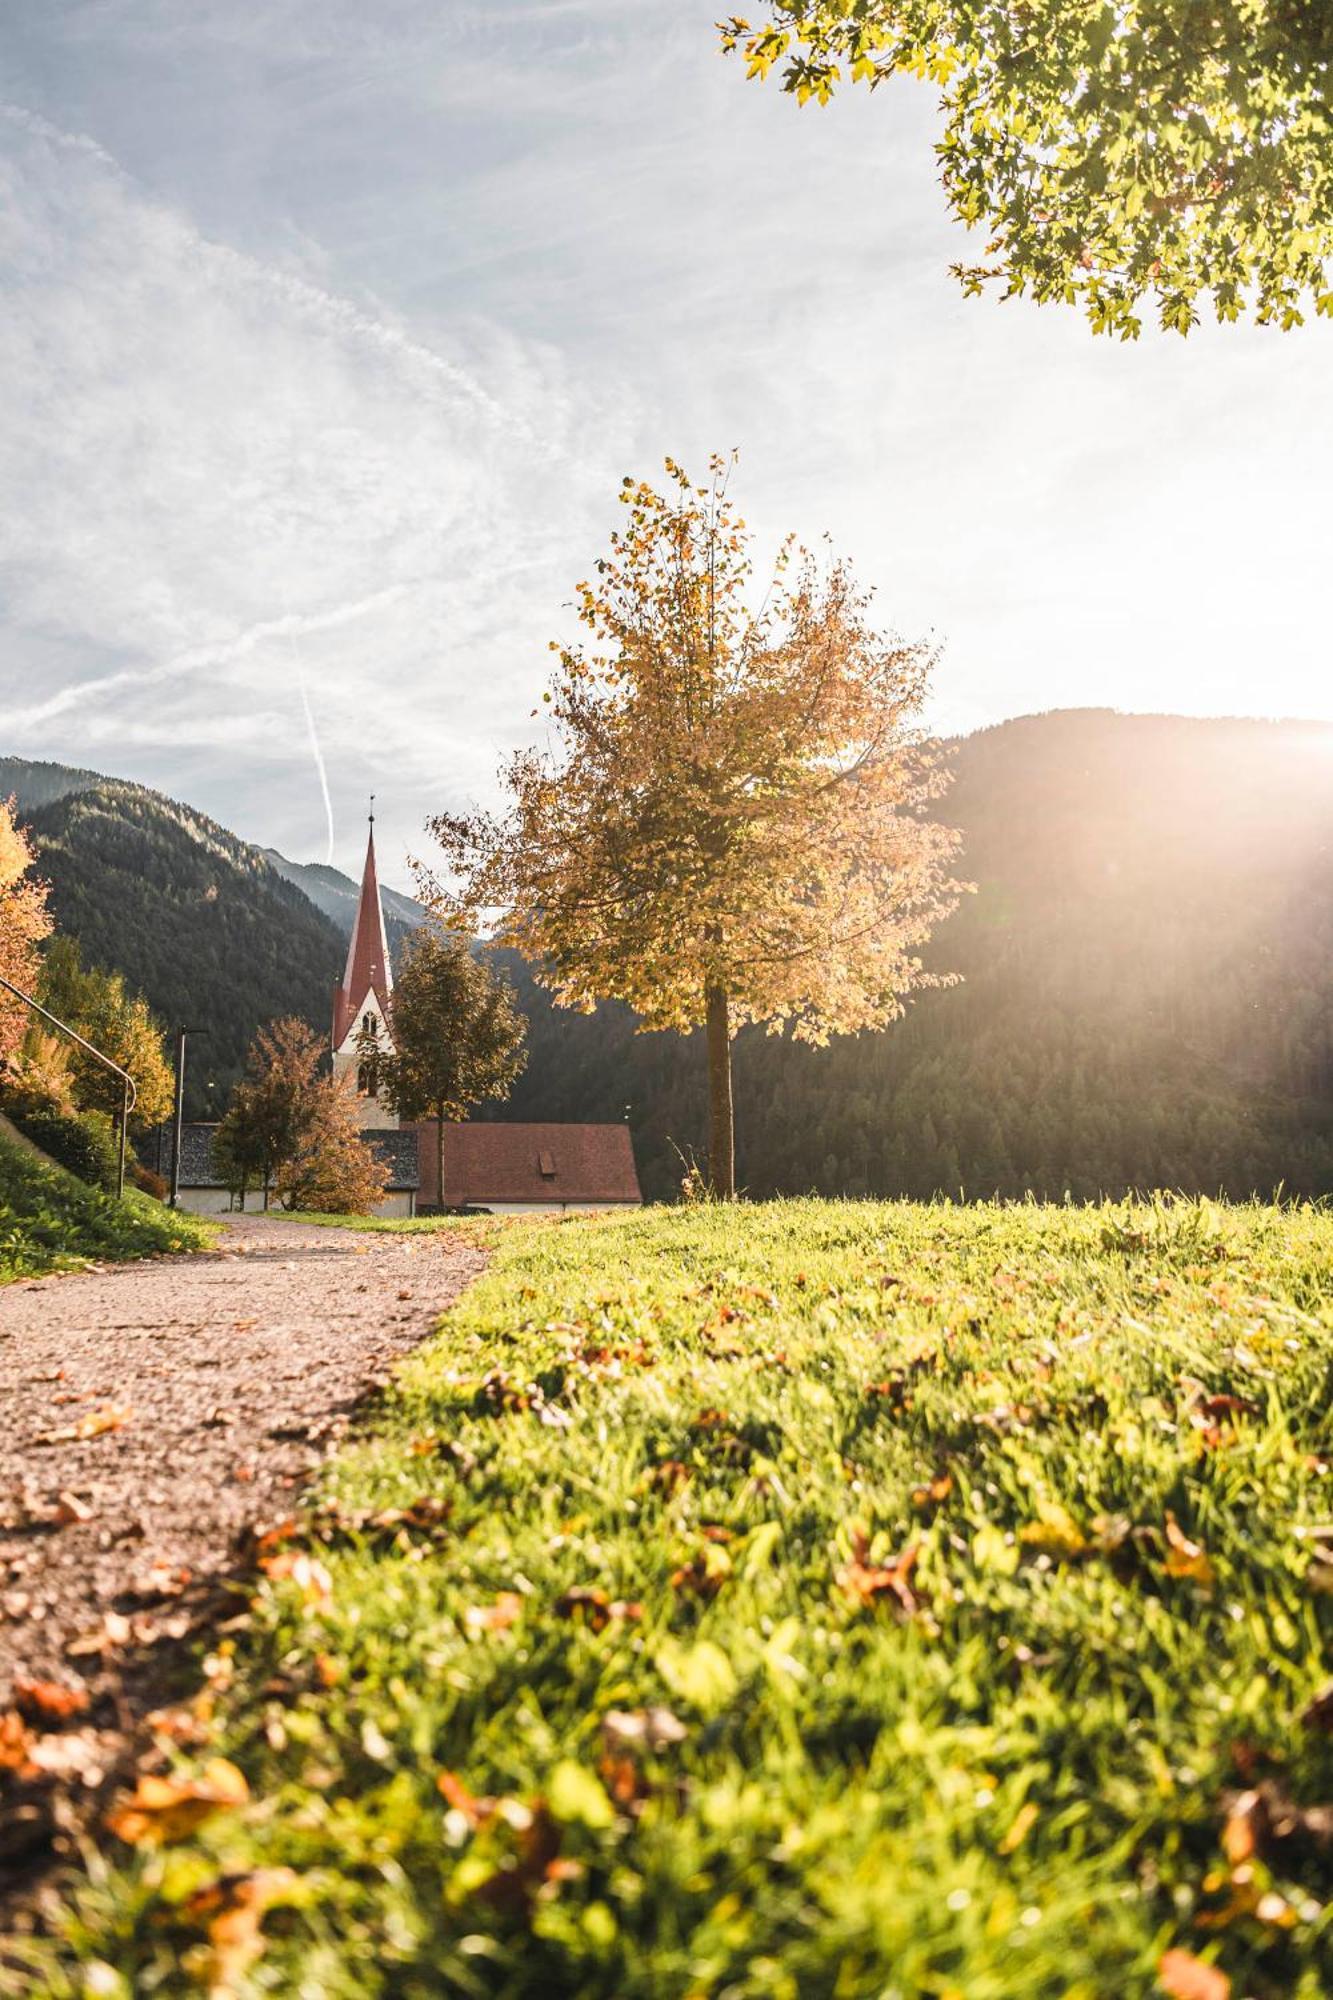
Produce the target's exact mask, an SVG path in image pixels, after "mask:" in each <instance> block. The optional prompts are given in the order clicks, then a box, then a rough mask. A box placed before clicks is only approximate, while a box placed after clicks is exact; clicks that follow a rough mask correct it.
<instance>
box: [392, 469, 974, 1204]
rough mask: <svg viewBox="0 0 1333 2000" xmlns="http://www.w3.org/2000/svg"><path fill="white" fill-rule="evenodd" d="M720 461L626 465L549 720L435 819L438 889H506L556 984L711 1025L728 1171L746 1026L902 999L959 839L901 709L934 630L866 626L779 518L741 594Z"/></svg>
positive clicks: (547, 977) (484, 893) (519, 929)
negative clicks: (491, 776) (735, 1079)
mask: <svg viewBox="0 0 1333 2000" xmlns="http://www.w3.org/2000/svg"><path fill="white" fill-rule="evenodd" d="M727 471H728V468H727V466H726V464H725V462H724V461H722V460H714V462H713V467H712V479H711V482H710V484H708V485H706V486H698V487H696V486H694V485H692V484H691V482H690V480H689V479H688V478H687V477H686V475H685V473H684V472H683V471H682V470H681V469H680V468H679V467H678V466H676V465H675V464H674V463H673V462H672V461H670V460H668V461H667V472H668V476H669V485H668V489H667V491H666V492H665V493H659V492H657V491H655V490H654V488H653V487H651V486H650V485H647V484H644V483H641V482H636V481H633V480H626V481H625V483H624V486H623V489H622V493H621V499H622V501H623V503H624V506H625V509H626V520H625V522H624V525H623V526H622V527H621V529H620V530H619V531H618V532H617V533H615V534H613V535H612V537H611V545H610V550H609V553H608V554H607V555H606V556H604V557H603V558H602V559H601V560H600V561H599V562H598V563H597V566H596V570H595V573H594V580H593V581H591V582H587V583H583V584H580V585H579V586H578V614H579V617H580V619H581V621H582V623H583V625H584V627H585V628H586V632H587V635H588V636H587V637H586V638H584V639H583V640H581V641H580V642H578V643H575V644H570V645H563V646H560V645H558V646H556V647H555V650H556V651H557V653H558V655H559V665H558V668H557V671H556V674H555V677H554V682H553V685H552V687H551V688H550V689H549V691H548V694H547V697H546V698H547V700H548V701H549V702H550V704H551V714H552V718H553V723H554V740H553V743H552V744H551V746H550V747H549V748H548V749H532V750H528V751H523V752H520V753H518V754H517V755H515V756H514V757H513V758H512V759H511V760H510V761H509V762H508V764H507V765H506V766H505V768H504V770H503V772H502V781H503V784H504V787H505V790H506V792H507V795H508V801H507V806H506V808H505V809H504V810H502V811H501V812H500V813H499V814H487V813H478V814H474V815H471V816H468V817H458V816H454V815H449V814H444V815H441V816H440V817H439V818H438V819H436V820H434V821H433V822H432V826H433V829H434V832H435V834H436V836H437V838H438V839H439V841H440V843H441V846H442V849H443V853H444V862H445V867H444V870H443V871H442V878H443V879H441V880H440V881H438V882H436V883H435V884H434V885H433V895H434V900H435V902H436V904H437V907H439V908H440V909H441V910H443V911H445V912H447V913H449V914H451V915H453V916H454V917H455V918H458V919H461V918H471V919H472V920H474V921H475V920H476V919H477V918H478V917H479V916H480V915H481V914H482V913H485V912H498V913H499V916H498V932H499V935H500V937H501V938H502V939H503V940H504V941H506V942H508V943H511V944H513V945H514V946H516V947H517V948H518V949H519V950H520V951H522V952H523V953H525V954H526V955H527V956H528V957H530V958H531V959H533V960H534V961H535V962H536V964H537V968H538V971H537V976H538V977H539V978H540V979H541V980H542V982H543V983H544V984H546V985H548V986H549V987H550V988H551V989H552V991H553V993H554V995H555V998H556V1000H557V1002H558V1003H560V1004H563V1005H565V1006H570V1007H576V1008H581V1009H583V1010H584V1011H586V1012H591V1011H592V1009H593V1008H594V1007H595V1006H596V1005H597V1003H598V1001H600V1000H604V999H617V1000H622V1001H624V1002H626V1003H627V1004H628V1005H629V1006H630V1007H632V1008H634V1009H635V1010H636V1012H637V1013H638V1015H639V1018H640V1022H641V1025H642V1027H643V1028H645V1029H651V1028H672V1029H678V1030H681V1031H688V1030H690V1029H692V1028H695V1027H697V1026H699V1025H701V1024H702V1025H703V1026H704V1027H705V1029H706V1036H707V1051H708V1068H709V1086H710V1088H709V1096H710V1176H711V1182H712V1186H713V1188H714V1190H715V1191H716V1192H717V1193H718V1194H720V1195H723V1196H731V1195H732V1194H734V1192H735V1151H734V1132H733V1114H732V1092H731V1039H732V1036H733V1034H734V1033H735V1031H736V1029H737V1028H738V1027H739V1026H740V1025H741V1024H743V1023H745V1022H749V1021H763V1022H766V1023H767V1024H768V1026H769V1028H770V1029H771V1030H773V1031H777V1032H781V1031H786V1032H787V1033H789V1034H790V1035H792V1036H793V1037H794V1038H795V1039H797V1040H801V1041H807V1042H813V1043H822V1042H824V1041H826V1040H827V1039H828V1038H829V1036H830V1035H833V1034H843V1033H852V1032H855V1031H857V1030H858V1029H863V1028H879V1027H882V1026H884V1025H885V1024H886V1023H887V1022H889V1021H891V1020H892V1019H893V1018H894V1017H895V1016H896V1015H897V1014H898V1013H899V1012H900V1011H901V1006H902V999H901V996H902V995H904V994H905V993H907V992H908V991H909V990H910V989H912V988H913V987H917V986H921V985H923V984H926V983H928V979H927V975H926V974H925V973H924V971H923V969H922V965H921V961H920V958H919V957H918V955H917V954H918V948H919V947H920V946H921V945H922V944H923V943H924V941H925V939H926V937H927V936H928V934H929V932H930V930H931V928H932V926H933V925H934V924H935V923H936V922H937V921H938V920H939V919H940V918H941V917H943V916H944V915H945V914H946V913H947V912H948V911H949V910H950V909H951V908H952V907H953V904H954V901H955V894H956V885H955V884H953V883H952V882H950V880H949V879H948V867H949V863H950V861H951V858H952V857H953V855H954V853H955V852H956V847H957V836H956V835H955V834H954V833H953V832H951V831H950V830H948V829H947V828H945V827H943V826H940V825H939V824H937V823H936V822H934V821H933V820H929V819H926V818H924V817H923V816H922V814H923V811H924V808H925V807H926V806H927V804H928V802H929V801H931V800H932V799H934V798H936V797H937V796H938V795H939V794H940V792H941V791H942V789H943V785H944V777H943V774H942V772H941V770H940V768H939V766H938V763H937V761H936V760H935V758H934V756H933V755H932V753H931V752H930V750H929V749H928V747H927V746H926V745H925V744H924V743H923V741H922V740H921V738H920V736H919V733H918V732H917V730H916V729H915V727H914V726H913V725H914V722H915V718H916V717H917V715H918V713H919V711H920V707H921V702H922V698H923V696H924V694H925V691H926V685H927V679H928V675H929V671H930V667H931V665H932V658H933V656H932V654H931V652H930V651H929V649H928V648H926V647H925V646H922V645H904V644H901V643H899V642H898V641H896V640H893V639H890V638H885V637H883V636H881V635H880V634H879V633H877V632H876V631H875V630H874V629H873V628H872V626H871V625H870V623H869V622H868V616H867V613H868V601H867V598H866V595H865V593H864V592H863V591H861V590H859V589H858V588H857V586H856V585H855V583H854V582H853V579H852V576H851V573H850V571H849V569H848V568H847V566H846V564H845V563H843V562H840V561H837V560H835V559H832V558H831V557H830V558H826V559H825V560H823V561H822V562H817V561H816V560H815V559H814V557H813V556H811V555H810V554H809V553H808V552H806V551H804V550H802V549H799V548H798V547H796V545H795V544H793V543H790V542H789V543H788V544H787V545H786V546H785V547H784V549H783V550H782V552H781V554H780V556H779V559H778V564H777V570H776V574H775V576H774V577H773V579H772V582H771V585H770V588H769V590H768V592H767V594H766V595H765V596H764V598H763V601H762V603H760V604H759V605H758V607H757V608H756V607H755V606H754V605H753V602H752V586H753V575H752V566H751V561H750V556H749V546H750V537H749V536H748V534H747V531H746V528H745V523H744V522H743V520H741V519H740V518H739V516H738V515H737V513H736V511H735V509H734V507H733V505H732V503H731V502H730V500H729V498H728V496H727V492H726V477H727Z"/></svg>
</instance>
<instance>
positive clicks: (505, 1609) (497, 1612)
mask: <svg viewBox="0 0 1333 2000" xmlns="http://www.w3.org/2000/svg"><path fill="white" fill-rule="evenodd" d="M522 1615H523V1599H522V1598H521V1597H520V1596H519V1594H518V1592H517V1591H516V1590H502V1591H501V1592H500V1595H499V1596H498V1597H497V1598H496V1600H495V1602H494V1604H469V1605H468V1607H467V1609H466V1610H465V1611H464V1613H463V1624H464V1626H465V1627H466V1629H467V1630H468V1631H469V1632H507V1631H508V1629H509V1627H510V1626H511V1625H512V1624H514V1623H515V1621H516V1620H517V1619H519V1618H521V1617H522Z"/></svg>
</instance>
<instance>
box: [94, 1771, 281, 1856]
mask: <svg viewBox="0 0 1333 2000" xmlns="http://www.w3.org/2000/svg"><path fill="white" fill-rule="evenodd" d="M249 1796H250V1787H249V1786H248V1785H247V1784H246V1782H245V1779H244V1777H243V1776H242V1774H241V1773H240V1772H239V1771H238V1770H237V1768H236V1766H235V1765H234V1764H229V1763H228V1762H227V1760H226V1758H225V1757H214V1758H213V1759H211V1761H210V1762H209V1763H207V1764H205V1766H204V1768H203V1770H202V1771H201V1773H200V1774H199V1776H198V1777H197V1778H159V1777H153V1776H151V1775H149V1776H144V1777H141V1778H140V1780H139V1782H138V1785H137V1786H136V1787H135V1789H134V1791H133V1792H132V1793H131V1795H130V1797H129V1798H128V1799H127V1800H126V1801H125V1803H124V1805H122V1806H118V1807H117V1808H116V1810H115V1811H114V1812H110V1813H108V1814H107V1820H106V1823H107V1825H108V1827H109V1828H110V1830H111V1832H112V1833H114V1834H115V1835H116V1837H117V1839H118V1840H125V1841H128V1842H129V1843H130V1844H131V1846H139V1845H143V1844H147V1845H151V1846H160V1845H162V1844H163V1843H165V1842H168V1841H173V1840H184V1839H185V1838H186V1836H187V1835H189V1834H191V1833H193V1832H194V1830H195V1828H196V1827H197V1826H201V1825H202V1824H203V1822H204V1821H205V1820H206V1819H208V1818H209V1817H210V1816H211V1815H212V1814H213V1813H215V1812H219V1811H222V1810H224V1809H225V1808H227V1807H230V1806H243V1805H244V1804H245V1803H246V1801H247V1799H248V1798H249Z"/></svg>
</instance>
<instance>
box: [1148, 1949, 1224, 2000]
mask: <svg viewBox="0 0 1333 2000" xmlns="http://www.w3.org/2000/svg"><path fill="white" fill-rule="evenodd" d="M1157 1981H1158V1984H1159V1985H1160V1987H1161V1989H1162V1991H1163V1993H1169V1994H1170V1996H1171V2000H1231V1981H1230V1980H1229V1979H1228V1978H1227V1976H1226V1974H1225V1972H1219V1971H1218V1969H1217V1967H1216V1966H1215V1965H1205V1963H1204V1961H1203V1960H1202V1959H1201V1958H1195V1957H1194V1955H1193V1953H1192V1952H1188V1951H1179V1950H1176V1951H1167V1952H1163V1954H1162V1956H1161V1958H1159V1959H1158V1961H1157Z"/></svg>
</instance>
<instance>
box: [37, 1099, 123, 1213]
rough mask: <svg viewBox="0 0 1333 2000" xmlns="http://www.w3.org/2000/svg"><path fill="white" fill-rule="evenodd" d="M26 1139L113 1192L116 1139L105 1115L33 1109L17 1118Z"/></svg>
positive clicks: (84, 1178) (70, 1169) (92, 1184)
mask: <svg viewBox="0 0 1333 2000" xmlns="http://www.w3.org/2000/svg"><path fill="white" fill-rule="evenodd" d="M14 1123H15V1124H16V1125H17V1126H18V1129H19V1131H20V1132H22V1134H23V1136H24V1138H25V1139H31V1140H32V1143H33V1145H34V1146H40V1147H41V1149H42V1151H43V1152H44V1153H45V1154H46V1155H47V1157H48V1159H52V1160H54V1161H55V1162H56V1165H57V1166H61V1167H64V1168H65V1170H66V1172H67V1173H71V1174H73V1175H75V1176H76V1178H77V1179H79V1180H81V1181H86V1182H87V1184H88V1186H89V1187H95V1188H101V1189H102V1190H103V1192H104V1193H107V1194H110V1193H113V1192H114V1190H115V1186H116V1180H117V1172H118V1156H117V1147H116V1141H115V1139H114V1138H113V1136H112V1132H111V1126H110V1124H109V1122H108V1121H107V1120H106V1119H105V1118H100V1117H98V1116H96V1115H95V1114H94V1113H87V1114H85V1116H83V1117H82V1118H72V1117H69V1116H68V1115H67V1114H66V1113H64V1112H61V1111H30V1112H24V1113H22V1114H21V1115H16V1116H15V1117H14Z"/></svg>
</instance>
